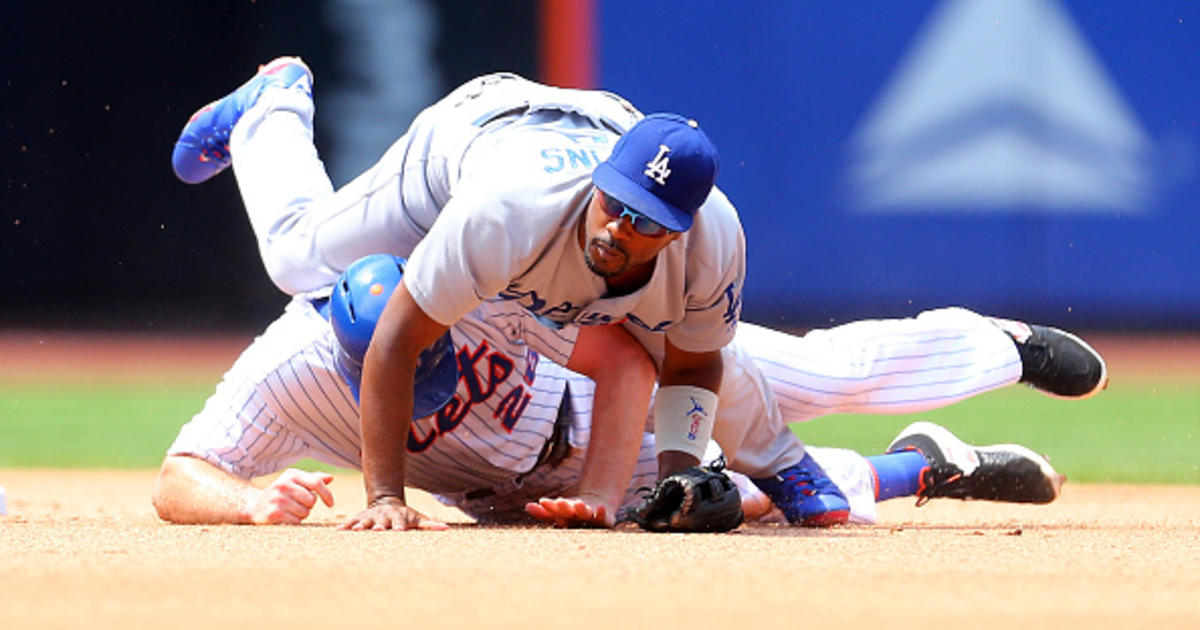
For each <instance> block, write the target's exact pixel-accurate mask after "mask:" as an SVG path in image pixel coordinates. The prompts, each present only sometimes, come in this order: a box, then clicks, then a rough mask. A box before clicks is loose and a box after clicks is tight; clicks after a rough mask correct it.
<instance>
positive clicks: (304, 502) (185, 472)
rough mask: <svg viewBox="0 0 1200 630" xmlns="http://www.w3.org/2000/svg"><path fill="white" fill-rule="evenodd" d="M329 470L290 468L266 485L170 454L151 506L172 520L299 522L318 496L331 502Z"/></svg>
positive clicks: (325, 502) (158, 481) (246, 522)
mask: <svg viewBox="0 0 1200 630" xmlns="http://www.w3.org/2000/svg"><path fill="white" fill-rule="evenodd" d="M332 482H333V476H332V475H330V474H329V473H323V472H311V471H304V470H298V469H295V468H289V469H287V470H285V471H283V472H282V473H280V474H279V476H278V477H276V478H275V480H274V481H272V482H271V484H270V485H268V486H267V487H266V488H259V487H257V486H255V485H253V484H252V483H251V482H250V481H248V480H245V479H242V478H240V477H235V476H233V475H231V474H229V473H227V472H225V471H223V470H221V469H220V468H217V467H216V466H213V465H212V464H210V463H208V462H206V461H204V460H202V459H198V458H195V457H191V456H188V455H168V456H167V458H166V459H165V460H164V461H163V465H162V468H161V469H160V470H159V473H158V478H157V479H156V480H155V482H154V491H153V501H154V509H155V510H157V511H158V516H159V518H162V519H163V520H165V521H170V522H172V523H182V524H201V523H235V524H254V525H297V524H299V523H300V522H302V521H303V520H304V519H305V518H307V517H308V515H309V514H310V513H311V512H312V509H313V507H315V506H316V504H317V501H318V499H319V500H320V501H322V502H323V503H324V504H325V505H327V506H330V507H332V506H333V493H332V492H331V491H330V490H329V484H330V483H332Z"/></svg>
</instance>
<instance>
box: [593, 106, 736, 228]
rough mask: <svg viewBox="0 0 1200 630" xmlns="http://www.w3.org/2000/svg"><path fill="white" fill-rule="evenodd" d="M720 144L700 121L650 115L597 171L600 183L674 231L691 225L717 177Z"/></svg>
mask: <svg viewBox="0 0 1200 630" xmlns="http://www.w3.org/2000/svg"><path fill="white" fill-rule="evenodd" d="M718 168H719V158H718V156H717V147H716V146H714V145H713V143H712V141H711V140H709V139H708V136H706V135H704V132H703V131H701V130H700V126H699V125H698V124H696V121H694V120H690V119H688V118H684V117H683V116H679V115H677V114H651V115H649V116H646V117H645V118H643V119H642V120H640V121H638V123H637V124H636V125H634V126H633V127H632V128H630V130H629V131H627V132H625V135H623V136H621V137H620V139H618V140H617V143H616V145H614V146H613V150H612V154H610V155H609V156H608V159H607V160H605V161H604V162H601V163H600V165H599V166H597V167H596V169H595V170H593V171H592V182H593V183H594V184H596V187H597V188H599V189H600V190H602V191H604V192H605V193H607V194H609V195H611V196H612V197H613V198H615V199H616V200H617V201H620V202H621V203H623V204H625V205H627V206H629V207H630V208H632V209H634V210H636V211H638V212H640V213H642V214H644V215H646V216H647V217H650V218H651V219H653V220H654V221H655V222H657V223H658V224H659V225H662V226H663V227H665V228H667V229H668V230H671V231H674V232H683V231H686V230H688V229H689V228H691V227H692V221H693V220H694V219H695V217H696V211H697V210H699V209H700V206H701V205H703V204H704V200H705V199H708V194H709V193H710V192H711V191H712V187H713V184H714V183H715V182H716V181H717V170H718Z"/></svg>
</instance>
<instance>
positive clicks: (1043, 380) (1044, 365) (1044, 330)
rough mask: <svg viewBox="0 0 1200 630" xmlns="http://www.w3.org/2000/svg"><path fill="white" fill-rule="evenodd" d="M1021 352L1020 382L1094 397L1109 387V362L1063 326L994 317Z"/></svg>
mask: <svg viewBox="0 0 1200 630" xmlns="http://www.w3.org/2000/svg"><path fill="white" fill-rule="evenodd" d="M991 319H992V322H994V323H995V324H996V325H997V326H999V327H1000V329H1001V330H1003V331H1004V332H1006V333H1008V336H1009V337H1012V339H1013V341H1014V342H1015V343H1016V345H1017V352H1018V353H1019V354H1020V355H1021V368H1022V373H1021V382H1022V383H1025V384H1027V385H1029V386H1031V387H1034V388H1037V389H1039V390H1041V391H1043V392H1045V393H1046V394H1049V395H1051V396H1056V397H1058V398H1077V399H1082V398H1091V397H1092V396H1095V395H1096V394H1099V393H1100V392H1101V391H1104V389H1105V388H1106V387H1108V366H1106V365H1105V364H1104V357H1101V356H1100V353H1099V352H1096V350H1095V349H1094V348H1092V347H1091V346H1089V345H1088V344H1087V342H1085V341H1084V340H1082V339H1080V338H1079V337H1076V336H1075V335H1072V334H1071V333H1069V332H1066V331H1064V330H1059V329H1057V328H1051V327H1049V326H1037V325H1030V324H1024V323H1021V322H1017V321H1012V320H1006V319H997V318H994V317H993V318H991Z"/></svg>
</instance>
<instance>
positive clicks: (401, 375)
mask: <svg viewBox="0 0 1200 630" xmlns="http://www.w3.org/2000/svg"><path fill="white" fill-rule="evenodd" d="M311 81H312V75H311V73H310V72H309V71H308V69H307V68H306V67H305V66H304V65H303V63H302V62H300V60H299V59H296V58H281V59H278V60H276V61H274V62H272V63H270V64H268V65H267V66H264V67H263V68H262V69H261V70H260V72H259V73H258V74H257V75H256V76H255V77H254V78H252V79H251V80H250V81H249V82H247V83H246V84H245V85H243V86H242V87H241V88H239V89H238V90H236V91H235V92H233V93H232V94H230V95H229V96H227V97H225V98H223V99H221V100H219V101H216V102H214V103H213V104H211V105H210V106H208V107H206V108H204V109H202V110H200V111H199V112H197V114H196V115H195V116H194V117H193V118H192V120H190V121H189V123H188V124H187V126H185V128H184V130H183V133H182V134H181V137H180V140H179V142H177V144H176V150H175V154H174V155H173V163H174V166H175V170H176V173H177V174H178V175H179V176H180V177H181V178H182V179H184V180H185V181H189V182H198V181H203V180H204V179H207V178H208V177H211V176H212V175H214V174H216V173H217V172H219V171H220V170H221V169H223V168H224V167H225V166H227V165H229V164H230V163H231V162H232V164H233V166H234V171H235V173H236V174H237V176H238V183H239V186H240V187H241V190H242V195H243V198H244V201H245V204H246V207H247V211H248V213H249V216H250V219H251V223H252V225H253V227H254V229H255V232H256V235H257V237H258V239H259V245H260V249H261V250H262V253H263V259H264V262H265V264H266V267H267V269H268V271H269V273H270V274H271V276H272V278H273V279H274V280H275V281H276V283H277V284H279V285H280V286H281V288H283V289H284V290H286V291H288V292H293V293H294V292H297V291H304V290H310V289H314V288H316V287H319V286H322V285H324V284H326V283H328V282H330V281H332V280H333V278H334V277H335V276H336V274H337V273H338V271H339V270H341V269H343V268H345V266H346V265H347V264H349V262H350V261H353V260H355V259H356V258H358V257H359V256H361V255H363V254H367V253H370V252H376V251H387V252H390V253H393V254H401V255H406V256H409V257H410V260H409V268H408V273H406V274H405V276H404V281H403V283H402V284H401V285H400V289H399V290H397V291H396V292H395V293H394V294H393V296H392V298H391V299H392V303H393V304H392V306H391V307H390V308H389V309H388V310H387V311H385V313H384V315H383V317H382V318H381V320H380V323H379V327H378V329H377V331H376V333H377V334H376V335H375V337H374V338H373V339H372V342H371V347H370V349H369V350H368V352H367V354H366V356H365V360H364V367H363V373H362V377H361V378H362V403H363V404H362V407H361V409H360V410H359V413H360V415H361V424H362V435H363V446H362V448H363V456H362V468H363V471H364V478H365V481H366V485H367V494H368V509H367V510H366V511H364V512H363V513H362V514H360V515H359V516H357V517H356V519H355V521H354V522H353V526H354V527H394V528H404V527H408V526H410V525H411V524H412V523H413V522H414V519H416V518H417V517H416V516H414V515H413V513H412V512H411V511H410V510H409V509H408V508H407V507H406V505H405V504H404V500H403V485H404V483H405V472H404V471H405V467H406V466H405V459H406V458H405V455H404V453H405V451H404V448H403V446H404V444H405V441H406V439H407V436H408V435H409V433H410V432H409V428H410V420H409V419H410V417H411V409H412V407H413V402H412V395H413V387H412V382H413V368H414V366H415V365H416V357H417V356H418V354H419V353H420V352H422V351H424V350H425V349H426V348H427V347H429V346H430V344H432V343H433V342H434V341H435V340H436V339H438V338H440V337H442V336H443V335H444V334H445V332H446V331H447V329H448V327H449V326H451V325H452V324H454V323H455V322H457V321H460V320H461V319H462V318H464V317H466V316H467V314H468V313H471V312H473V311H472V309H475V308H477V307H478V306H479V305H480V304H481V303H483V301H484V300H488V301H495V302H509V303H511V304H514V305H517V306H519V307H520V308H522V309H524V311H526V312H527V313H529V315H530V316H531V317H533V318H534V319H535V320H536V321H538V322H539V323H540V324H542V325H543V326H542V327H543V328H545V327H547V326H548V327H550V328H558V329H563V330H566V329H571V328H574V327H580V326H582V331H581V332H577V333H571V334H572V335H577V343H576V345H575V346H574V347H573V348H572V350H571V352H572V356H571V357H570V358H569V359H568V361H573V362H574V365H572V363H571V362H568V363H567V364H568V366H569V367H575V368H577V369H579V370H580V371H582V372H583V373H584V374H586V375H587V376H589V377H591V378H592V380H594V381H595V383H596V387H595V390H594V392H595V393H594V396H595V402H594V408H593V416H594V420H595V422H594V423H593V425H592V431H591V433H592V435H591V441H592V446H593V447H594V448H595V450H597V451H600V450H603V451H604V452H606V453H610V454H611V455H612V457H610V458H608V459H607V460H606V461H604V462H603V463H598V462H595V461H592V460H588V461H589V462H590V467H589V468H588V469H586V470H585V471H584V475H583V478H582V480H581V481H580V483H579V485H578V487H577V491H578V495H577V496H576V497H574V498H572V499H570V500H569V501H568V502H567V503H566V505H565V508H564V509H566V510H568V511H569V513H570V514H571V515H575V516H576V517H578V518H579V519H580V520H582V521H584V522H587V521H589V520H590V521H595V522H598V523H607V522H609V521H610V520H611V515H612V513H613V511H614V509H615V505H616V503H617V502H618V499H617V497H618V495H619V492H620V489H622V488H624V487H625V485H626V484H625V482H626V480H627V479H628V478H629V477H630V475H631V474H632V472H633V470H634V468H635V465H636V464H635V461H636V456H637V441H638V439H640V435H641V427H640V423H637V425H636V426H635V425H634V424H631V423H629V422H628V419H629V418H635V417H640V412H638V411H637V410H639V409H642V408H644V406H645V405H649V403H650V395H651V391H652V390H653V387H652V382H653V375H654V373H655V370H657V373H658V384H659V388H658V390H657V393H656V394H655V396H654V410H655V413H654V421H653V426H654V427H655V434H656V439H655V448H656V449H657V451H658V452H657V455H658V462H657V469H658V471H659V472H660V474H661V473H664V472H669V471H672V470H676V469H679V468H681V467H684V466H687V465H689V464H691V463H694V462H696V461H698V459H699V457H700V455H701V454H702V453H703V451H704V448H705V445H706V444H707V443H708V441H709V437H711V436H713V435H714V431H715V430H720V428H719V427H718V428H717V429H714V426H713V423H714V421H715V418H716V414H715V413H714V411H715V410H716V409H717V408H718V405H721V406H724V404H723V403H722V402H721V401H719V400H718V398H717V395H716V392H717V391H718V390H719V388H720V387H721V383H722V382H723V379H724V375H723V369H724V363H723V359H724V357H725V356H726V354H727V353H726V352H724V351H723V348H724V347H725V345H726V344H727V343H728V342H729V341H730V340H731V339H732V338H733V336H734V335H735V333H736V330H737V329H736V324H737V320H738V314H739V311H740V294H741V284H742V278H743V273H744V240H743V237H742V232H741V227H740V223H739V222H738V219H737V215H736V212H735V211H734V210H733V207H732V205H730V204H729V202H728V200H727V199H726V198H725V197H724V195H722V194H721V193H720V191H718V190H715V189H713V188H712V183H713V180H714V179H715V175H716V151H715V149H714V148H713V147H712V145H711V143H710V142H708V140H707V138H706V137H705V136H704V134H703V133H702V132H701V131H700V130H699V128H698V126H697V125H696V124H695V123H694V122H692V121H688V120H686V119H683V118H680V117H677V116H671V115H656V116H650V117H645V118H643V117H642V116H641V114H640V113H638V112H637V111H636V110H635V109H634V108H633V107H631V106H630V105H629V104H628V103H627V102H625V101H624V100H622V99H620V98H618V97H615V96H613V95H611V94H607V93H603V92H589V91H578V90H562V89H557V88H551V87H548V86H543V85H538V84H536V83H532V82H529V81H526V80H524V79H521V78H520V77H516V76H514V75H506V74H500V75H491V76H488V77H482V78H480V79H477V80H475V81H471V82H469V83H467V84H466V85H464V86H462V87H461V88H459V89H457V90H455V91H454V92H452V93H451V94H450V95H449V96H447V97H446V98H445V99H443V100H442V101H440V102H439V103H437V104H435V105H434V106H432V107H430V108H429V109H427V110H426V111H425V112H423V113H422V114H421V115H420V116H418V117H417V119H416V120H415V121H414V123H413V125H412V127H411V128H410V130H409V131H408V132H407V133H406V134H405V135H404V136H403V137H402V138H401V139H400V140H399V141H397V142H396V144H395V145H393V147H392V148H391V149H390V150H389V151H388V152H387V153H386V154H385V155H384V157H383V158H382V159H381V161H380V162H379V163H378V164H377V165H376V166H375V167H374V168H372V169H371V170H369V171H368V172H367V173H365V174H363V175H362V176H360V177H359V178H358V179H356V180H355V181H354V182H351V183H350V184H349V185H347V186H346V187H344V188H342V189H341V190H338V191H333V190H332V186H331V185H330V182H329V180H328V177H327V176H326V175H325V173H324V170H323V167H322V165H321V163H320V161H319V160H318V159H317V157H316V152H315V149H314V148H313V146H312V131H311V124H312V114H313V104H312V99H311V89H310V87H311ZM710 191H711V194H710ZM485 312H486V309H485ZM492 316H493V315H491V314H489V315H488V317H492ZM613 322H621V323H623V324H624V330H626V331H628V333H630V334H632V335H633V336H635V337H636V338H637V339H638V341H639V342H640V343H641V345H642V346H643V347H644V348H645V349H646V351H648V353H649V355H650V356H651V357H652V358H653V363H650V362H649V361H642V360H640V358H639V357H638V356H634V354H635V353H631V352H628V351H627V350H628V344H627V340H625V339H623V338H622V337H621V335H619V334H617V332H614V330H613V329H611V327H608V326H602V325H601V324H608V323H613ZM989 325H990V324H989ZM993 328H994V326H993ZM534 329H535V328H534V327H523V328H521V329H520V332H521V334H526V333H527V332H528V331H529V330H534ZM619 330H621V329H617V331H619ZM521 341H522V342H525V343H534V340H532V339H529V338H522V339H521ZM1004 341H1005V342H1006V343H1008V344H1009V345H1010V346H1011V345H1012V344H1011V341H1009V340H1004ZM608 347H611V348H612V351H611V353H609V351H608V350H607V348H608ZM575 354H578V355H579V356H575ZM1093 354H1094V353H1093ZM1098 361H1099V358H1098V356H1097V357H1096V362H1098ZM1099 365H1100V368H1099V370H1102V363H1100V364H1099ZM1099 370H1095V371H1096V374H1095V377H1096V378H1097V379H1100V378H1103V375H1102V374H1100V371H1099ZM615 374H619V375H620V376H619V377H614V375H615ZM1093 385H1094V386H1095V385H1097V384H1096V383H1093ZM722 391H725V392H726V395H729V392H730V390H722ZM622 421H624V422H622ZM601 443H603V444H606V446H604V447H600V446H599V445H600V444H601ZM726 443H737V442H736V441H735V442H730V441H729V440H726ZM726 450H727V451H728V450H731V449H730V448H729V447H728V446H726ZM732 450H735V451H736V449H732ZM733 459H734V460H735V461H736V459H737V457H736V456H735V457H734V458H733ZM775 464H776V467H774V468H773V469H771V470H766V469H762V468H757V469H756V470H758V471H759V474H765V475H767V476H765V477H756V478H755V484H756V485H757V486H758V487H759V488H762V489H763V490H764V491H765V492H766V493H767V494H768V495H769V496H771V498H772V500H774V501H775V503H777V504H785V505H786V509H785V510H784V511H785V513H786V514H787V516H788V518H789V519H791V520H793V521H794V522H799V523H803V524H816V525H820V524H830V523H837V522H844V521H845V519H847V518H849V516H850V505H849V503H848V502H847V500H846V497H845V496H844V495H843V494H842V493H841V491H840V490H839V489H838V487H837V486H836V485H835V484H833V483H831V482H830V480H829V478H828V476H827V475H826V474H825V473H824V471H823V470H822V467H821V466H820V465H819V464H818V463H817V462H816V461H815V460H813V459H812V458H811V457H809V456H807V455H806V453H805V451H804V449H803V446H802V445H799V444H798V443H796V444H795V445H793V446H789V447H788V448H787V449H785V455H784V458H783V460H782V464H781V465H779V464H780V462H779V461H776V462H775ZM556 505H559V506H560V507H562V504H556ZM559 516H561V515H559Z"/></svg>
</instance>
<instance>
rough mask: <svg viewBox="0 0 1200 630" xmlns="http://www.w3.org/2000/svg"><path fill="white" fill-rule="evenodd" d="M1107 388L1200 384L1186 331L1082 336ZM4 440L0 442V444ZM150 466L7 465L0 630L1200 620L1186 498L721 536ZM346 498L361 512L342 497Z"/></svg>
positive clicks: (1159, 496)
mask: <svg viewBox="0 0 1200 630" xmlns="http://www.w3.org/2000/svg"><path fill="white" fill-rule="evenodd" d="M1089 339H1091V340H1093V342H1094V344H1095V345H1096V347H1097V348H1098V349H1100V350H1101V352H1103V353H1104V354H1105V355H1106V356H1107V357H1108V358H1109V365H1110V370H1111V371H1112V373H1113V375H1114V379H1116V378H1130V379H1140V378H1147V379H1150V378H1155V379H1158V380H1157V381H1155V382H1156V383H1158V384H1160V385H1161V384H1162V380H1161V379H1162V375H1163V374H1164V373H1166V374H1170V375H1171V378H1173V379H1176V380H1177V381H1179V382H1182V381H1189V382H1195V381H1196V380H1197V379H1200V369H1198V367H1197V364H1196V362H1195V360H1194V359H1195V357H1196V356H1200V341H1198V340H1197V339H1196V338H1185V337H1145V338H1135V339H1132V340H1131V339H1127V338H1115V337H1112V338H1110V337H1103V336H1101V337H1096V336H1090V337H1089ZM248 342H249V338H248V337H247V338H224V339H184V340H178V339H157V340H153V339H152V340H146V339H144V338H136V337H117V338H112V337H108V338H97V337H93V336H87V335H54V336H45V335H38V334H32V333H31V334H17V335H11V334H10V335H0V356H4V357H5V360H4V361H0V378H2V379H8V380H22V379H34V380H38V379H46V378H54V379H56V380H60V381H70V380H132V379H142V378H147V377H148V376H150V377H153V378H160V379H162V378H176V377H177V378H196V377H197V376H200V377H204V378H211V379H213V381H214V383H215V381H216V380H217V379H218V378H219V375H220V374H221V372H222V371H224V369H225V368H226V367H228V365H229V364H230V362H232V360H233V358H234V357H236V355H237V353H238V352H239V351H240V350H241V348H242V347H244V346H245V345H246V344H247V343H248ZM0 439H2V436H0ZM153 475H154V473H153V472H150V471H133V472H129V471H122V472H106V471H54V470H40V471H39V470H5V469H0V485H3V486H5V487H6V488H7V491H8V497H7V501H8V510H9V515H8V516H7V517H0V630H6V629H8V628H22V629H25V628H88V629H89V630H108V629H116V628H121V629H122V630H124V629H128V628H142V627H158V626H167V627H170V628H213V627H217V628H225V627H262V628H309V627H312V628H341V627H347V626H351V627H354V626H366V627H377V626H396V625H400V626H404V627H417V628H436V629H442V628H526V627H544V628H548V629H549V628H559V627H569V628H575V629H582V630H588V629H591V628H597V629H599V628H606V629H607V628H612V627H616V628H643V627H645V628H653V629H654V630H661V629H665V628H696V629H702V630H712V629H714V628H723V627H733V626H743V627H751V626H755V627H770V626H779V627H785V628H790V627H797V628H803V627H850V628H959V627H984V628H1012V627H1014V626H1016V627H1022V628H1024V629H1029V628H1069V627H1073V628H1078V629H1081V630H1082V629H1086V630H1103V629H1107V628H1121V629H1126V628H1142V627H1145V628H1198V627H1200V602H1198V601H1197V600H1198V599H1200V487H1135V486H1099V485H1079V484H1074V485H1073V484H1071V483H1070V482H1068V484H1067V486H1066V487H1065V489H1064V494H1063V496H1062V497H1061V498H1060V499H1059V500H1058V501H1057V502H1055V503H1054V504H1052V505H1049V506H1020V505H999V504H987V503H975V502H967V503H964V502H957V501H953V502H952V501H940V502H938V501H935V502H932V503H930V504H928V505H926V506H924V507H921V508H916V507H914V506H913V505H912V503H911V502H910V501H908V500H897V501H891V502H888V503H886V504H884V505H882V506H881V520H880V523H879V524H878V525H877V526H875V527H847V528H837V529H833V530H826V531H811V530H800V529H792V528H780V527H775V526H754V527H745V526H743V528H741V529H739V530H738V531H737V532H735V533H733V534H729V535H686V536H684V535H652V534H644V533H642V532H638V531H636V530H621V531H618V532H615V533H612V532H600V531H560V530H552V529H545V528H533V527H530V528H484V527H479V526H476V525H473V524H470V523H469V522H468V521H467V519H465V517H463V516H462V515H461V514H459V513H457V512H456V511H454V510H451V509H449V508H445V507H443V506H440V505H438V504H437V503H436V502H434V501H433V500H432V499H431V498H430V497H429V496H428V495H424V494H422V493H417V492H415V493H414V496H413V502H414V503H415V504H416V505H417V506H418V507H420V508H422V509H424V510H425V511H427V513H434V514H435V515H437V516H439V517H442V518H444V519H447V520H450V521H452V522H454V523H455V525H454V526H453V527H452V528H451V530H450V531H448V532H403V533H399V532H397V533H377V532H341V531H338V530H337V529H336V527H335V524H337V523H338V522H340V521H341V520H342V519H343V518H345V517H346V516H348V515H350V514H352V513H354V512H356V511H357V510H358V509H360V508H361V507H362V505H361V501H362V496H363V492H362V484H361V477H359V476H357V475H346V476H339V478H338V479H337V480H336V482H335V483H334V485H333V490H334V492H335V493H336V495H337V497H338V498H339V501H340V503H339V504H338V505H337V506H335V507H334V508H332V509H325V508H319V509H318V511H317V512H316V513H315V514H314V516H313V518H312V519H310V521H311V522H310V524H308V525H305V526H301V527H280V528H253V527H231V526H218V527H200V526H191V527H184V526H171V525H166V524H164V523H162V522H160V521H159V520H158V519H157V518H156V517H155V515H154V513H153V510H152V508H151V506H150V501H149V495H150V487H151V483H152V480H153ZM356 501H357V503H356Z"/></svg>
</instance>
